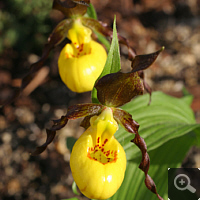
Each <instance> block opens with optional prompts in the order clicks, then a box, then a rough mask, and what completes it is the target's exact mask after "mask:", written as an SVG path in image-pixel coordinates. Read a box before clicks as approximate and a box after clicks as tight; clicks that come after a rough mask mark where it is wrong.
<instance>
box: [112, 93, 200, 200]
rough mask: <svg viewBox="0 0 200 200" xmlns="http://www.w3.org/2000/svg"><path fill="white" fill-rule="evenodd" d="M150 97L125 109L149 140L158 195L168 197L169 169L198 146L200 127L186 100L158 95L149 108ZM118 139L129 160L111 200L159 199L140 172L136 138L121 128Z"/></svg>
mask: <svg viewBox="0 0 200 200" xmlns="http://www.w3.org/2000/svg"><path fill="white" fill-rule="evenodd" d="M148 101H149V97H148V95H144V96H140V97H137V98H136V99H134V100H133V101H132V102H130V103H128V104H126V105H125V106H123V109H124V110H126V111H128V112H129V113H130V114H132V116H133V119H134V120H136V121H137V122H138V123H139V124H140V128H139V133H140V135H141V136H142V137H143V138H144V139H145V141H146V144H147V150H148V153H149V155H150V159H151V164H150V169H149V175H150V176H151V177H152V178H153V179H154V182H155V183H156V185H157V191H158V193H159V194H160V195H161V196H162V197H164V199H166V198H167V187H168V186H167V183H168V182H167V179H168V177H167V171H168V168H175V167H180V165H181V162H182V160H183V159H184V157H185V155H186V153H187V152H188V150H189V148H190V147H191V146H192V145H197V144H198V143H199V141H198V140H197V137H200V132H199V130H200V124H196V123H195V118H194V114H193V111H192V110H191V108H190V105H189V104H188V103H187V101H185V98H184V97H183V98H181V99H177V98H174V97H170V96H168V95H165V94H163V93H161V92H154V93H153V95H152V103H151V105H150V106H148ZM115 137H116V138H117V139H118V141H120V143H121V144H122V145H123V147H124V149H125V151H126V156H127V160H128V166H127V169H126V174H125V179H124V182H123V184H122V186H121V187H120V189H119V190H118V192H117V193H116V194H115V195H114V196H113V197H111V198H109V200H116V199H150V200H154V199H155V200H156V199H157V197H156V195H155V194H153V193H151V192H150V191H149V190H147V188H146V187H145V184H144V173H143V172H142V171H141V170H139V168H138V165H139V163H140V160H141V152H140V151H139V149H138V148H137V147H136V146H135V145H134V144H133V143H131V142H130V140H131V139H133V137H134V136H133V135H132V134H130V133H128V132H126V131H125V130H124V129H123V128H122V127H120V128H119V130H118V131H117V133H116V134H115Z"/></svg>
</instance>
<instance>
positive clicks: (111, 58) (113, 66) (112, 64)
mask: <svg viewBox="0 0 200 200" xmlns="http://www.w3.org/2000/svg"><path fill="white" fill-rule="evenodd" d="M120 69H121V64H120V53H119V43H118V37H117V29H116V18H115V19H114V23H113V39H112V43H111V46H110V50H109V53H108V57H107V61H106V64H105V66H104V69H103V72H102V73H101V75H100V76H99V78H98V79H100V78H101V77H103V76H105V75H106V74H110V73H114V72H117V71H119V70H120ZM92 102H93V103H98V99H97V90H96V88H93V90H92Z"/></svg>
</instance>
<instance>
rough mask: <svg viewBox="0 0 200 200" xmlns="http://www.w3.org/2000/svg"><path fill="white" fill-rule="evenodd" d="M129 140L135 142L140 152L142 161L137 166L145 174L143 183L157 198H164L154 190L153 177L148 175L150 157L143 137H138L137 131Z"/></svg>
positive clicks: (161, 199) (160, 199)
mask: <svg viewBox="0 0 200 200" xmlns="http://www.w3.org/2000/svg"><path fill="white" fill-rule="evenodd" d="M131 142H133V143H135V144H136V145H137V146H138V147H139V149H140V150H141V152H142V161H141V163H140V166H139V168H140V169H141V170H142V171H143V172H144V174H145V185H146V187H147V188H148V189H149V190H150V191H152V192H153V193H155V194H156V195H157V197H158V199H159V200H164V199H163V198H162V197H161V196H160V195H159V194H158V193H157V190H156V185H155V183H154V181H153V179H152V178H151V177H150V176H149V175H148V171H149V165H150V159H149V155H148V153H147V146H146V143H145V141H144V139H143V138H142V137H140V135H139V133H138V132H137V133H136V134H135V138H134V139H133V140H131Z"/></svg>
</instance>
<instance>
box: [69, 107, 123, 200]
mask: <svg viewBox="0 0 200 200" xmlns="http://www.w3.org/2000/svg"><path fill="white" fill-rule="evenodd" d="M117 128H118V125H117V123H116V121H115V120H114V119H113V117H112V111H111V109H110V108H108V109H106V110H105V111H103V112H102V113H101V115H100V116H94V117H92V118H91V126H90V127H89V128H88V129H87V130H86V131H85V132H84V133H83V134H82V135H81V137H80V138H79V139H78V140H77V142H76V143H75V145H74V147H73V150H72V154H71V158H70V167H71V170H72V175H73V178H74V180H75V182H76V184H77V186H78V187H79V189H80V191H81V192H82V193H83V194H84V195H85V196H87V197H88V198H94V199H107V198H109V197H111V196H112V195H113V194H115V192H116V191H117V190H118V188H119V187H120V185H121V183H122V181H123V179H124V173H125V169H126V155H125V152H124V149H123V147H122V146H121V145H120V143H119V142H118V141H117V140H116V139H115V137H114V136H113V135H114V133H115V132H116V130H117Z"/></svg>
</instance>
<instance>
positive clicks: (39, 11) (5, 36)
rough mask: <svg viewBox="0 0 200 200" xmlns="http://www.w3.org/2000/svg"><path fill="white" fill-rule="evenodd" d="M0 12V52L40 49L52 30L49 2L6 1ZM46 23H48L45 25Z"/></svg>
mask: <svg viewBox="0 0 200 200" xmlns="http://www.w3.org/2000/svg"><path fill="white" fill-rule="evenodd" d="M2 6H3V9H2V10H0V18H1V20H0V32H2V35H1V38H0V52H1V51H3V50H4V49H6V48H14V49H16V50H18V51H22V50H24V51H29V49H32V48H36V47H37V48H39V46H40V48H41V46H43V44H44V42H46V41H47V37H48V34H49V32H50V30H51V29H52V27H51V25H50V24H49V22H50V20H49V21H48V19H49V12H50V10H51V7H52V2H51V1H49V0H40V1H31V0H6V1H3V2H2ZM47 22H48V23H47Z"/></svg>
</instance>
